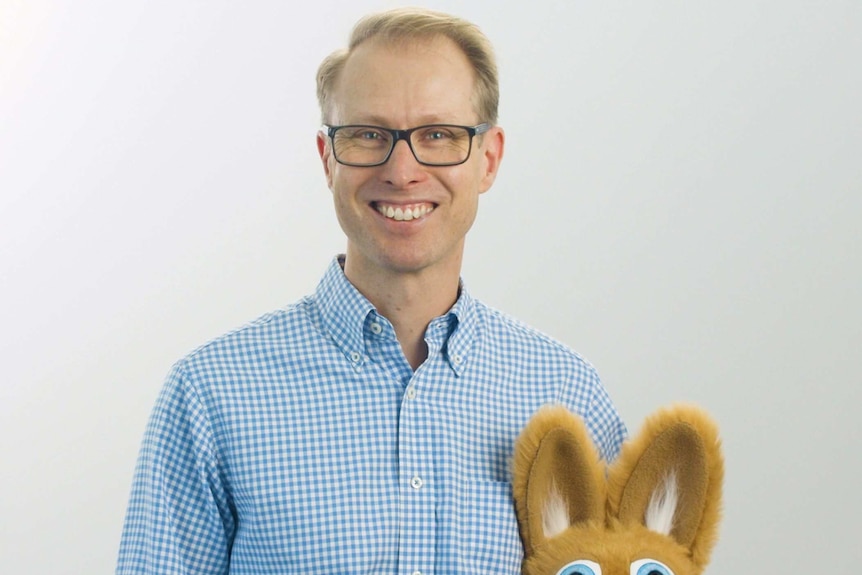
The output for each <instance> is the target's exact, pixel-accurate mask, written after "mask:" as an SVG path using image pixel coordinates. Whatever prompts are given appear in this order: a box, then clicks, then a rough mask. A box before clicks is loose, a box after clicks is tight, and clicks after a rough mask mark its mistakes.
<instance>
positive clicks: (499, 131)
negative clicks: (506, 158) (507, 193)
mask: <svg viewBox="0 0 862 575" xmlns="http://www.w3.org/2000/svg"><path fill="white" fill-rule="evenodd" d="M481 137H482V145H481V146H480V147H479V150H478V151H480V152H481V153H482V179H481V181H480V184H479V193H480V194H483V193H485V192H487V191H488V190H489V189H490V188H491V186H492V185H493V184H494V181H495V180H496V179H497V173H498V172H499V170H500V162H501V161H503V150H504V149H505V147H506V146H505V144H506V135H505V133H504V132H503V128H501V127H499V126H494V127H492V128H491V129H490V130H488V131H487V132H485V133H484V134H482V136H481Z"/></svg>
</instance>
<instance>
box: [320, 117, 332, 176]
mask: <svg viewBox="0 0 862 575" xmlns="http://www.w3.org/2000/svg"><path fill="white" fill-rule="evenodd" d="M317 153H318V154H319V155H320V160H321V162H323V173H324V174H325V175H326V185H327V186H329V189H330V190H331V189H332V166H331V165H330V160H331V159H332V146H330V143H329V137H328V136H327V135H326V134H324V133H323V131H322V130H319V131H318V132H317Z"/></svg>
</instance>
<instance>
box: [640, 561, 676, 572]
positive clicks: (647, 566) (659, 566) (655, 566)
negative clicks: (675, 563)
mask: <svg viewBox="0 0 862 575" xmlns="http://www.w3.org/2000/svg"><path fill="white" fill-rule="evenodd" d="M630 573H631V575H674V574H673V571H672V570H671V568H670V567H668V566H667V565H665V564H664V563H661V562H659V561H656V560H655V559H639V560H638V561H635V562H634V563H632V568H631V571H630Z"/></svg>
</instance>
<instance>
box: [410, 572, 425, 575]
mask: <svg viewBox="0 0 862 575" xmlns="http://www.w3.org/2000/svg"><path fill="white" fill-rule="evenodd" d="M410 575H422V571H414V572H413V573H411V574H410Z"/></svg>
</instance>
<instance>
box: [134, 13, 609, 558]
mask: <svg viewBox="0 0 862 575" xmlns="http://www.w3.org/2000/svg"><path fill="white" fill-rule="evenodd" d="M318 97H319V100H320V106H321V113H322V120H323V126H322V128H321V130H320V132H319V133H318V135H317V148H318V151H319V153H320V158H321V161H322V164H323V170H324V174H325V178H326V183H327V185H328V187H329V189H330V190H331V192H332V197H333V200H334V205H335V212H336V215H337V217H338V221H339V223H340V225H341V227H342V229H343V230H344V232H345V234H346V236H347V247H346V251H345V253H344V254H341V255H339V256H336V257H335V258H333V260H332V262H331V263H330V266H329V268H328V269H327V271H326V273H325V275H324V277H323V279H322V280H321V282H320V284H319V286H318V287H317V289H316V291H315V292H314V293H313V294H311V295H309V296H308V297H306V298H304V299H302V300H301V301H299V302H297V303H296V304H294V305H292V306H289V307H288V308H286V309H282V310H278V311H276V312H273V313H271V314H268V315H266V316H264V317H262V318H259V319H257V320H256V321H254V322H252V323H250V324H249V325H247V326H245V327H243V328H241V329H239V330H237V331H235V332H232V333H229V334H227V335H225V336H222V337H220V338H218V339H216V340H214V341H212V342H210V343H208V344H206V345H204V346H202V347H201V348H199V349H198V350H196V351H195V352H193V353H192V354H190V355H189V356H188V357H186V358H184V359H183V360H181V361H180V362H178V363H177V364H176V366H175V367H174V369H173V371H172V372H171V374H170V376H169V377H168V380H167V382H166V384H165V387H164V390H163V392H162V394H161V396H160V398H159V400H158V402H157V404H156V407H155V410H154V412H153V415H152V418H151V421H150V424H149V426H148V429H147V433H146V436H145V438H144V443H143V447H142V450H141V455H140V460H139V464H138V468H137V471H136V476H135V481H134V485H133V488H132V496H131V500H130V503H129V510H128V514H127V519H126V525H125V529H124V534H123V541H122V545H121V549H120V559H119V563H118V569H117V572H118V573H234V574H237V573H249V574H250V573H254V574H256V575H262V574H280V575H284V574H288V573H301V574H309V573H385V574H395V573H404V574H415V575H419V574H424V575H431V574H433V573H437V574H446V575H451V574H457V573H495V574H507V573H508V574H512V575H515V574H517V573H519V572H520V563H521V559H522V547H521V543H520V540H519V537H518V527H517V522H516V519H515V512H514V507H513V503H512V500H511V488H510V483H509V471H508V463H507V462H508V459H509V457H510V453H511V448H512V444H513V442H514V439H515V437H516V436H517V434H518V432H519V431H520V429H521V427H522V426H523V425H524V423H525V422H526V421H527V419H528V418H529V417H530V415H531V414H532V413H533V412H534V411H535V410H536V409H537V408H538V407H539V406H541V405H542V404H545V403H549V402H557V403H562V404H564V405H566V406H567V407H569V408H570V409H571V410H573V411H575V412H577V413H579V414H581V415H582V416H583V417H584V418H585V420H586V422H587V426H588V428H589V429H590V432H591V433H592V435H593V438H594V440H595V441H596V444H597V445H598V447H599V450H600V452H601V453H602V455H603V456H604V457H605V458H607V459H611V458H613V457H614V456H615V455H616V453H617V450H618V449H619V445H620V442H621V441H622V439H623V437H624V435H625V427H624V425H623V423H622V421H621V420H620V418H619V416H618V415H617V412H616V410H615V409H614V407H613V405H612V404H611V401H610V399H609V398H608V395H607V393H606V391H605V390H604V388H603V387H602V385H601V384H600V382H599V379H598V376H597V375H596V372H595V370H594V369H593V368H592V367H591V366H590V365H589V364H588V363H586V362H585V361H584V360H583V359H582V358H581V357H580V356H578V355H577V354H576V353H574V352H573V351H571V350H569V349H568V348H567V347H565V346H564V345H562V344H560V343H558V342H556V341H554V340H552V339H551V338H549V337H547V336H545V335H543V334H541V333H539V332H537V331H535V330H533V329H531V328H528V327H526V326H524V325H523V324H521V323H519V322H517V321H515V320H513V319H511V318H509V317H508V316H506V315H504V314H502V313H500V312H498V311H496V310H493V309H491V308H489V307H487V306H485V305H484V304H482V303H481V302H480V301H478V300H476V299H474V298H473V297H472V295H471V294H470V293H469V292H468V291H467V289H466V288H465V287H464V283H463V282H462V281H461V278H460V273H461V262H462V256H463V253H464V242H465V237H466V234H467V232H468V230H469V229H470V227H471V225H472V223H473V220H474V218H475V216H476V211H477V209H478V200H479V196H480V195H481V194H482V193H484V192H486V191H487V190H488V189H489V188H490V187H491V186H492V184H493V183H494V180H495V178H496V176H497V172H498V169H499V166H500V162H501V160H502V158H503V151H504V144H505V137H504V132H503V130H502V129H501V128H500V127H499V126H498V125H497V101H498V83H497V70H496V65H495V62H494V56H493V51H492V49H491V46H490V44H489V42H488V40H487V39H486V38H485V36H484V35H483V34H482V33H481V32H480V31H479V30H478V28H476V27H475V26H474V25H473V24H471V23H469V22H465V21H463V20H461V19H458V18H455V17H452V16H448V15H445V14H439V13H435V12H430V11H424V10H416V9H409V10H395V11H390V12H385V13H381V14H375V15H372V16H369V17H367V18H365V19H363V20H361V21H360V22H359V23H358V24H357V25H356V27H355V29H354V32H353V35H352V36H351V39H350V43H349V47H348V49H347V50H342V51H338V52H336V53H334V54H333V55H332V56H330V57H329V58H327V59H326V60H325V61H324V62H323V64H322V65H321V67H320V70H319V73H318Z"/></svg>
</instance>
